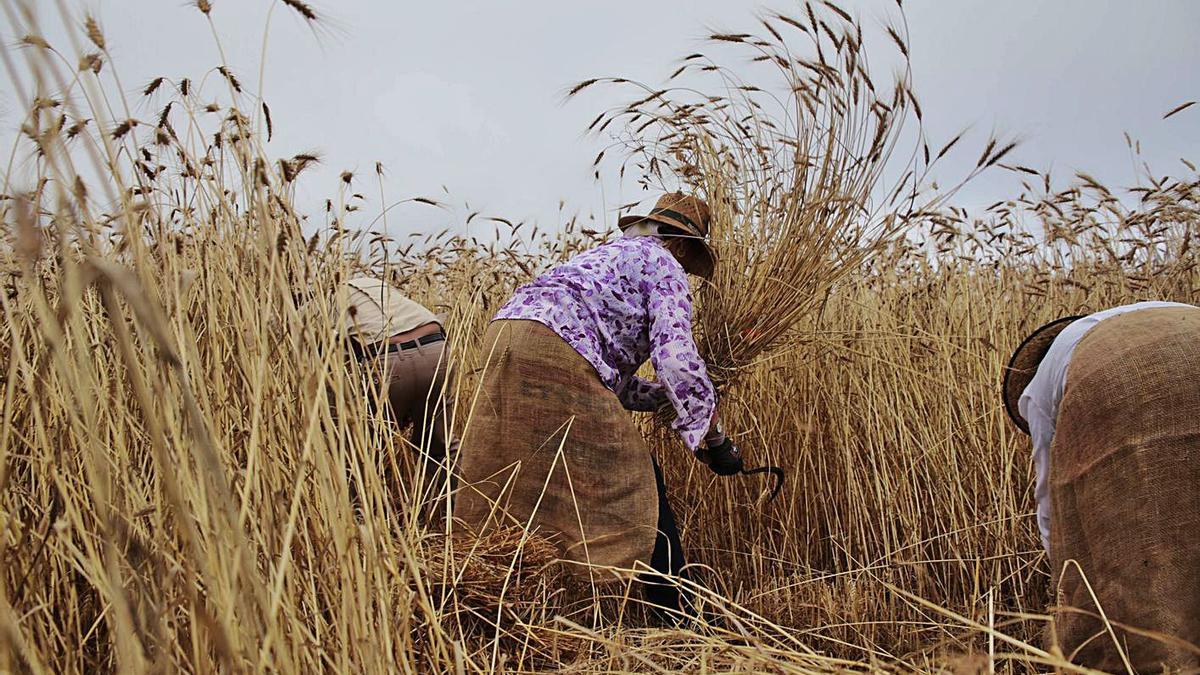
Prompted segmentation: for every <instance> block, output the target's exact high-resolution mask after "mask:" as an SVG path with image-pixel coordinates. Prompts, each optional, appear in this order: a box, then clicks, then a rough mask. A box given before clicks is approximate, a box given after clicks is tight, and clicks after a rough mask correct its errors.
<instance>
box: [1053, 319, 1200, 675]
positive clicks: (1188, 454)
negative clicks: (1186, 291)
mask: <svg viewBox="0 0 1200 675" xmlns="http://www.w3.org/2000/svg"><path fill="white" fill-rule="evenodd" d="M1050 486H1051V487H1050V498H1051V504H1052V516H1051V518H1052V521H1051V530H1050V559H1051V562H1052V564H1053V566H1054V582H1055V585H1056V588H1057V589H1058V605H1059V608H1058V610H1057V611H1056V613H1055V616H1056V620H1055V631H1056V633H1057V639H1058V643H1059V646H1060V647H1061V648H1062V649H1063V652H1064V653H1065V654H1067V655H1071V654H1073V653H1074V654H1075V655H1074V657H1073V660H1074V661H1075V662H1077V663H1080V664H1083V665H1086V666H1089V667H1092V668H1097V669H1100V670H1105V671H1110V672H1113V671H1117V672H1124V671H1125V666H1124V663H1123V662H1122V660H1121V658H1120V654H1119V653H1118V651H1117V648H1116V645H1115V644H1114V641H1113V639H1112V637H1111V636H1109V635H1108V633H1107V631H1106V629H1105V626H1104V623H1103V621H1102V620H1101V619H1100V618H1099V616H1098V615H1099V613H1100V612H1099V609H1098V608H1097V606H1096V603H1095V602H1094V601H1093V600H1092V597H1091V593H1089V591H1088V588H1087V585H1086V584H1085V583H1084V582H1083V578H1082V577H1081V575H1080V569H1078V568H1076V567H1075V566H1074V565H1073V564H1067V565H1066V567H1065V568H1064V563H1067V561H1075V562H1077V563H1078V564H1079V568H1081V569H1082V573H1083V575H1086V578H1087V580H1088V582H1089V583H1090V584H1091V587H1092V589H1093V591H1094V592H1095V596H1096V598H1097V599H1098V600H1099V603H1100V607H1101V608H1102V609H1103V612H1104V614H1105V615H1106V616H1107V617H1108V619H1109V620H1110V621H1111V622H1113V623H1114V624H1122V625H1125V626H1129V627H1132V628H1136V629H1140V630H1142V631H1152V632H1154V633H1160V634H1163V635H1164V636H1167V641H1166V642H1164V641H1162V640H1161V639H1152V638H1148V637H1145V636H1143V635H1139V634H1138V633H1136V632H1134V631H1127V630H1122V629H1119V628H1118V629H1116V631H1115V632H1116V636H1117V641H1118V642H1119V643H1120V644H1121V646H1122V648H1123V649H1124V650H1125V651H1126V654H1127V655H1128V657H1129V659H1130V662H1131V664H1132V666H1133V667H1134V669H1135V670H1136V671H1137V672H1142V673H1146V672H1159V671H1161V670H1162V669H1163V666H1164V665H1165V666H1170V667H1171V668H1172V669H1175V670H1182V671H1186V672H1194V670H1193V669H1197V668H1200V655H1198V654H1197V652H1196V651H1195V650H1193V649H1191V648H1189V647H1188V646H1186V645H1183V644H1178V642H1179V641H1182V642H1184V643H1190V644H1197V643H1200V310H1197V309H1191V308H1169V309H1147V310H1140V311H1137V312H1131V313H1129V314H1124V315H1121V316H1117V317H1113V318H1111V319H1106V320H1104V321H1102V322H1100V323H1099V324H1097V325H1096V326H1095V327H1094V328H1092V329H1091V330H1090V331H1089V332H1088V334H1087V335H1086V336H1085V337H1084V339H1083V340H1082V341H1081V342H1080V343H1079V345H1078V346H1077V347H1076V349H1075V352H1074V354H1073V356H1072V358H1071V364H1070V366H1069V367H1068V371H1067V380H1066V388H1065V390H1064V395H1063V400H1062V405H1061V407H1060V409H1059V414H1058V423H1057V427H1056V432H1055V437H1054V445H1053V446H1052V448H1051V468H1050ZM1171 640H1174V641H1175V642H1176V643H1175V644H1171Z"/></svg>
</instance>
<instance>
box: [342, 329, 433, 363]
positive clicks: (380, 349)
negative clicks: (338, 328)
mask: <svg viewBox="0 0 1200 675" xmlns="http://www.w3.org/2000/svg"><path fill="white" fill-rule="evenodd" d="M445 340H446V334H445V333H442V332H440V331H439V332H437V333H430V334H429V335H422V336H421V337H419V338H417V339H415V340H409V341H407V342H372V343H371V344H369V345H363V344H359V343H358V342H356V341H355V340H348V342H349V343H350V352H351V353H353V354H354V358H356V359H358V360H359V361H365V360H366V359H371V358H376V357H379V356H386V355H387V354H390V353H392V352H402V351H404V350H406V349H416V348H417V347H424V346H425V345H431V344H433V343H435V342H444V341H445Z"/></svg>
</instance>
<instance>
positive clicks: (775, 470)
mask: <svg viewBox="0 0 1200 675" xmlns="http://www.w3.org/2000/svg"><path fill="white" fill-rule="evenodd" d="M756 473H769V474H771V475H772V476H774V478H775V485H774V487H772V488H771V495H770V496H769V497H767V502H766V503H768V504H770V503H771V502H773V501H775V498H776V497H778V496H779V492H780V491H781V490H783V480H784V474H783V469H781V468H780V467H777V466H760V467H758V468H757V469H742V475H743V476H753V475H754V474H756Z"/></svg>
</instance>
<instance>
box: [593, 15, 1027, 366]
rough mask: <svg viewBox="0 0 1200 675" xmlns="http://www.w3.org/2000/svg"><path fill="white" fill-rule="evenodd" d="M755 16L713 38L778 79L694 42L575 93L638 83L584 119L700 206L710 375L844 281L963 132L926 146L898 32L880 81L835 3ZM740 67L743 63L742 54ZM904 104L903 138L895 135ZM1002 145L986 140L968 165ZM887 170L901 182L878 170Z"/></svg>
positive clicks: (766, 352) (905, 212) (739, 360)
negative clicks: (707, 266) (624, 99)
mask: <svg viewBox="0 0 1200 675" xmlns="http://www.w3.org/2000/svg"><path fill="white" fill-rule="evenodd" d="M760 23H761V27H762V29H763V30H764V34H763V35H754V34H750V33H722V34H713V35H710V36H709V40H710V41H711V42H712V43H715V44H720V45H726V46H733V47H734V48H740V49H743V50H748V51H749V52H750V58H751V60H752V61H753V62H757V63H760V64H762V65H763V66H764V67H766V68H769V69H773V70H772V72H770V73H768V75H767V76H765V77H756V79H755V80H754V81H755V82H766V81H771V80H774V81H775V82H776V86H774V87H769V86H756V85H750V84H748V83H747V80H745V79H742V78H741V77H739V76H738V75H737V74H735V73H734V71H733V69H730V68H726V67H724V66H722V65H720V64H719V63H718V62H717V61H716V60H714V59H712V58H709V57H708V56H706V55H705V54H692V55H691V56H688V57H686V58H685V59H684V60H683V64H682V65H681V66H680V67H679V68H678V69H677V70H676V71H675V72H674V73H673V74H672V75H671V77H670V78H669V79H670V80H671V81H672V82H673V84H672V86H670V87H668V88H664V89H657V90H652V89H650V88H647V87H645V86H643V85H640V84H637V83H633V82H631V81H629V80H627V79H624V78H612V79H595V80H587V81H585V82H582V83H580V84H579V85H576V87H575V88H574V89H572V90H571V95H574V94H578V93H579V92H580V91H582V90H583V89H585V88H587V87H590V86H592V85H594V84H597V83H600V84H613V85H619V86H633V87H635V88H637V89H638V94H639V96H640V97H639V98H638V99H636V100H634V101H632V102H631V103H630V104H628V105H627V106H625V107H623V108H620V109H617V110H613V111H610V112H608V113H606V114H604V115H601V116H600V117H598V118H597V119H596V120H595V122H593V124H592V127H591V128H592V130H594V131H595V132H597V133H600V132H603V131H605V130H606V129H608V128H610V127H613V126H614V124H616V125H617V126H618V127H619V128H622V129H623V130H624V131H623V132H622V134H621V137H620V142H621V144H623V145H624V147H625V149H626V150H627V152H626V154H625V156H624V159H623V161H624V162H625V163H626V164H630V163H632V164H633V165H634V166H635V167H636V168H637V169H638V170H640V171H641V172H642V173H643V174H644V175H645V177H644V178H643V179H642V180H641V184H642V186H643V187H645V188H650V187H651V186H658V187H667V186H683V187H685V188H686V189H689V190H691V191H694V192H697V193H700V194H702V195H704V196H705V197H706V198H707V200H708V202H709V204H710V206H711V207H712V216H713V222H712V234H711V239H712V244H713V247H714V249H715V250H716V252H717V256H718V258H719V261H720V263H719V265H718V266H717V272H716V274H715V276H714V278H713V279H712V280H711V282H709V283H705V284H704V285H703V286H702V287H701V288H700V290H699V293H698V310H697V311H698V315H699V320H698V321H697V323H698V325H699V328H700V333H701V335H700V349H701V351H702V353H703V354H704V356H705V359H706V361H707V363H708V364H709V366H710V372H711V374H712V376H713V380H714V382H716V383H717V384H718V386H719V387H720V386H723V385H725V386H728V385H732V384H734V383H735V382H736V380H737V379H738V376H739V373H742V372H745V370H746V369H747V368H748V367H749V366H751V365H754V364H755V363H757V362H761V361H762V360H764V359H768V358H770V357H771V354H772V353H773V352H775V351H777V350H779V349H780V348H782V347H784V346H786V345H788V344H789V343H790V342H791V340H790V339H789V338H791V337H793V336H794V335H793V334H794V328H795V327H796V326H797V324H798V323H799V322H800V321H801V320H803V319H804V318H805V317H808V316H810V315H812V314H813V313H815V312H819V311H820V309H821V306H822V304H823V301H824V298H825V297H826V296H827V295H828V294H829V292H830V290H831V289H832V288H834V286H835V285H836V284H838V282H839V281H840V280H842V279H844V278H845V276H846V275H848V274H853V273H855V271H856V270H862V269H863V268H864V266H865V264H866V263H867V262H869V261H870V259H871V257H872V256H873V255H874V254H875V253H877V252H878V251H880V250H881V249H883V248H884V247H885V246H886V245H887V244H888V242H889V241H891V240H893V239H894V238H895V237H896V236H897V235H898V234H899V233H900V232H901V231H902V230H903V229H904V228H905V226H906V224H907V223H908V222H909V221H910V220H911V219H912V218H913V217H914V216H915V215H919V214H920V213H923V212H925V211H927V210H928V209H929V208H930V207H931V205H932V201H933V200H932V199H931V198H925V197H924V194H923V192H924V190H925V187H926V177H927V176H928V175H929V174H928V172H929V168H930V167H931V166H932V164H933V163H935V162H937V160H938V159H940V158H941V157H943V156H944V155H945V154H946V153H947V152H948V151H949V150H950V148H951V147H952V146H954V145H955V144H957V142H958V140H959V139H960V138H961V137H962V135H961V134H959V135H958V136H956V137H955V138H954V139H952V140H951V141H950V142H949V143H946V144H945V145H944V146H943V147H942V148H941V149H940V151H938V152H936V155H935V153H931V152H930V150H929V147H928V144H927V143H926V142H925V140H924V138H923V135H922V134H921V132H920V119H921V108H920V106H919V104H918V103H917V99H916V97H915V95H914V93H913V89H912V86H911V78H910V68H909V56H908V44H907V41H906V38H905V37H904V36H905V35H906V30H904V29H903V28H896V27H892V26H888V27H886V28H885V32H886V33H887V36H888V37H889V38H890V39H891V41H892V42H893V43H894V46H895V48H896V50H897V52H898V58H899V65H900V67H899V68H898V69H897V70H896V71H895V72H896V73H897V74H896V75H895V76H894V77H893V79H892V81H891V82H890V83H888V84H887V86H883V85H881V84H880V83H878V82H877V80H876V78H875V77H874V76H873V75H872V72H871V69H870V66H869V63H868V59H867V50H866V49H865V48H864V42H863V26H862V25H861V23H860V22H859V21H858V20H856V19H854V18H853V17H851V15H850V14H849V13H847V12H845V11H844V10H842V9H840V8H839V7H838V6H837V5H835V4H834V3H831V2H824V3H821V4H820V5H817V6H814V4H812V3H806V4H805V11H804V13H803V14H802V15H801V16H798V17H791V16H786V15H782V14H774V15H770V16H765V17H762V18H761V19H760ZM900 25H901V26H903V23H902V22H901V24H900ZM804 46H807V47H808V48H807V49H802V47H804ZM738 70H739V71H740V72H745V69H744V66H741V65H740V64H739V68H738ZM910 113H911V114H913V115H914V116H915V118H916V124H915V131H914V132H913V133H912V134H908V133H907V132H905V128H906V125H907V124H908V120H909V117H910ZM905 138H911V139H914V145H913V150H912V152H911V153H910V154H909V155H908V156H907V157H905V156H904V154H905V153H898V152H896V150H897V148H898V146H899V145H900V144H901V143H902V141H903V140H904V139H905ZM1011 148H1012V145H1011V144H1010V145H1004V144H997V143H995V142H991V143H989V146H988V150H987V152H985V156H984V157H983V158H981V160H980V162H979V163H978V166H977V167H976V171H978V170H982V169H983V168H984V167H985V166H990V165H991V164H995V163H996V162H997V161H999V159H1000V158H1001V157H1002V156H1003V155H1004V154H1006V153H1007V152H1008V151H1009V150H1011ZM602 155H603V153H602ZM602 160H603V156H601V157H598V158H597V161H602ZM893 160H897V161H893ZM625 169H626V166H622V172H624V171H625ZM885 170H887V171H888V172H891V173H893V174H894V175H896V176H899V178H897V179H893V180H890V181H889V180H885V175H884V174H885ZM968 178H969V176H968ZM964 180H965V179H964ZM952 192H953V190H948V191H941V192H939V198H942V197H944V195H946V194H949V193H952ZM628 206H633V205H632V204H631V205H628Z"/></svg>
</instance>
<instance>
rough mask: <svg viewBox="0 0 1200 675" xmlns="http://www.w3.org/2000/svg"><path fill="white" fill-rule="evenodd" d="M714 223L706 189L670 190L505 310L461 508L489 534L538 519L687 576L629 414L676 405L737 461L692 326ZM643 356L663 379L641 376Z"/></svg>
mask: <svg viewBox="0 0 1200 675" xmlns="http://www.w3.org/2000/svg"><path fill="white" fill-rule="evenodd" d="M708 225H709V210H708V205H707V204H705V203H704V202H703V201H702V200H700V199H698V198H696V197H691V196H686V195H683V194H680V193H673V194H667V195H664V196H663V197H662V198H661V199H659V200H658V203H657V204H656V206H655V208H654V209H653V210H652V211H651V212H650V214H649V215H646V216H627V217H624V218H622V219H621V220H620V221H619V226H620V228H621V230H622V231H623V233H624V236H623V237H622V238H620V239H617V240H614V241H611V242H608V243H606V244H602V245H600V246H598V247H596V248H593V249H591V250H588V251H585V252H583V253H581V254H579V255H576V256H575V257H574V258H572V259H571V260H569V261H567V262H566V263H563V264H562V265H560V266H558V267H556V268H555V269H553V270H551V271H549V272H547V273H546V274H544V275H542V276H541V277H540V278H538V279H537V280H535V281H534V282H532V283H530V284H528V285H526V286H522V287H521V288H519V289H518V290H517V291H516V293H515V294H514V295H513V297H512V298H511V299H510V300H509V301H508V303H507V304H505V305H504V307H503V308H502V309H501V310H500V312H499V313H498V314H496V316H495V319H494V320H493V321H492V323H491V324H490V325H489V327H488V330H487V333H486V338H485V341H484V345H483V349H484V354H485V355H486V359H487V366H486V371H485V373H484V376H483V382H482V385H481V391H480V393H479V396H478V397H477V399H476V402H475V405H474V409H473V411H472V413H471V415H470V419H469V421H468V423H467V430H466V432H465V434H464V438H463V450H462V472H463V479H464V484H465V486H464V488H463V489H461V490H460V491H459V493H458V495H457V496H456V503H455V507H454V513H455V516H456V517H457V518H459V519H461V520H462V521H464V522H465V523H467V524H468V525H470V526H471V527H473V528H474V529H476V530H477V531H481V530H482V529H484V528H487V527H490V526H496V525H505V524H516V525H521V526H526V525H532V526H533V527H535V528H538V530H539V532H541V533H542V534H545V535H550V536H552V537H553V538H554V539H555V540H556V541H557V542H558V543H559V545H560V547H561V550H562V554H563V557H564V558H566V559H570V560H576V561H580V562H587V563H591V564H594V565H601V566H614V567H620V568H630V567H633V566H634V564H635V563H637V562H639V561H640V562H642V563H645V562H649V564H650V567H651V568H652V569H653V570H655V571H656V572H658V573H660V574H670V575H674V576H680V575H682V573H683V569H684V554H683V547H682V545H681V543H680V540H679V532H678V530H677V528H676V525H675V515H674V513H673V512H672V510H671V506H670V504H669V502H668V501H667V494H666V486H665V485H664V483H663V479H662V472H661V471H660V469H659V467H658V463H657V462H656V461H655V460H654V459H653V458H652V457H651V455H650V452H649V450H648V448H647V447H646V444H645V441H644V440H643V438H642V435H641V433H640V432H639V431H638V428H637V426H636V425H635V424H634V421H633V419H632V417H631V416H630V415H629V414H628V413H627V412H626V410H633V411H643V412H649V411H654V410H656V409H657V408H658V407H659V406H661V405H666V404H669V405H671V406H672V407H673V408H674V410H675V413H676V417H675V421H674V422H673V427H674V429H675V430H676V431H677V432H678V433H679V436H680V438H682V440H683V443H684V445H685V446H686V447H687V448H688V449H689V450H691V451H693V453H695V454H696V456H697V458H700V459H701V461H705V462H706V463H708V465H709V467H710V468H712V470H713V471H715V472H717V473H719V474H724V475H729V474H734V473H737V472H738V471H739V470H741V468H742V460H741V455H740V453H739V452H738V450H737V448H736V447H734V445H733V444H732V443H731V442H730V441H729V439H728V438H725V437H724V434H722V433H720V430H719V428H718V427H717V425H716V424H715V417H716V410H717V400H716V394H715V391H714V389H713V385H712V383H711V382H710V381H709V378H708V374H707V371H706V369H705V364H704V361H703V360H702V359H701V358H700V356H699V354H698V353H697V351H696V344H695V341H694V339H693V337H692V301H691V297H690V293H689V287H688V279H687V274H695V275H698V276H701V277H708V276H710V275H711V274H712V270H713V267H714V264H715V260H714V256H713V254H712V251H711V250H710V249H709V247H708V244H707V242H706V241H705V238H706V236H707V234H708ZM647 359H649V360H650V362H651V364H653V366H654V368H655V370H656V372H657V376H658V379H657V381H656V382H651V381H646V380H643V379H640V378H638V377H637V376H636V375H635V373H636V372H637V370H638V368H639V367H640V366H641V365H642V364H643V363H644V362H645V361H646V360H647ZM646 581H647V582H648V583H647V585H646V596H647V599H648V600H649V601H650V602H651V603H653V604H655V605H658V606H659V607H661V608H663V609H666V610H670V611H678V610H687V609H688V607H687V606H686V605H687V603H686V600H685V598H684V597H683V596H681V594H680V592H679V590H678V588H677V586H675V585H674V584H672V583H669V582H667V581H666V580H665V579H663V578H662V577H661V576H657V575H650V576H649V577H648V578H647V579H646Z"/></svg>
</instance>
